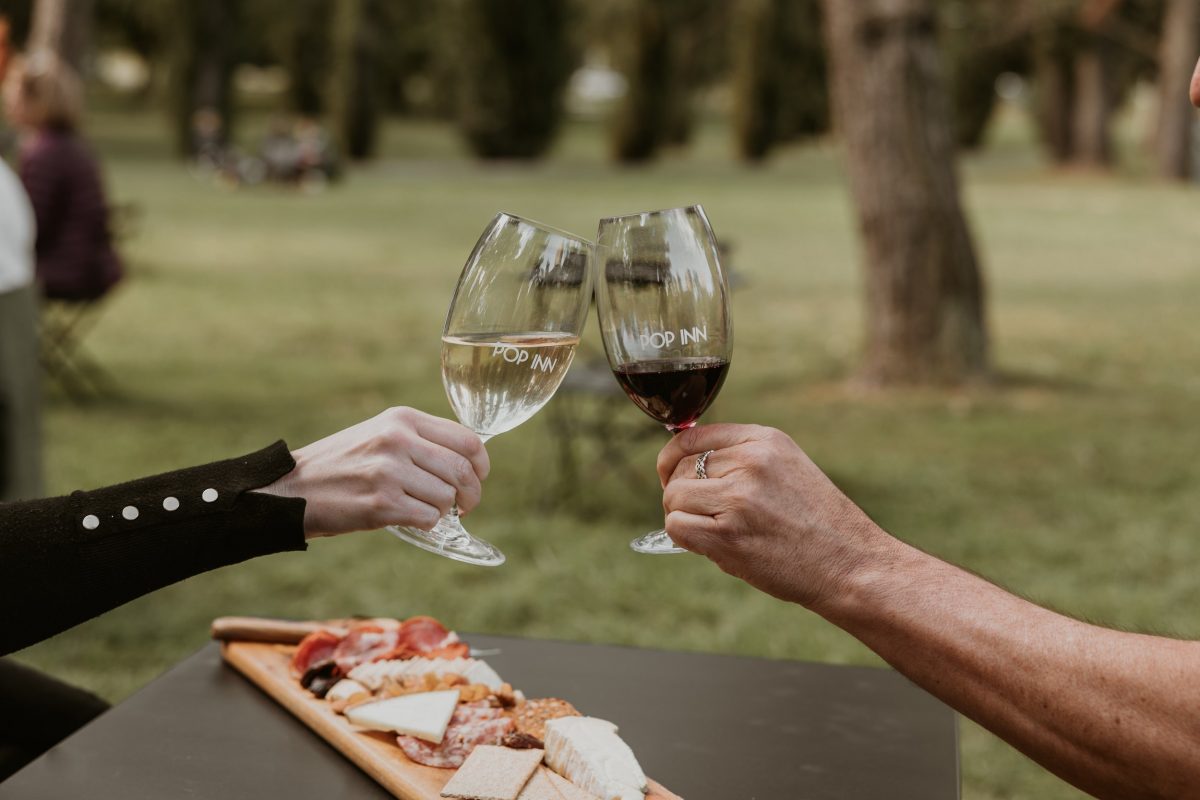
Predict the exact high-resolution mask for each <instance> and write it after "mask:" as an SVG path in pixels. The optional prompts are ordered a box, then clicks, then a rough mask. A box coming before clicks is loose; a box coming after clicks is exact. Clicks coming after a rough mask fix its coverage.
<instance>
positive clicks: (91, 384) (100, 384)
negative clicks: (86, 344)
mask: <svg viewBox="0 0 1200 800" xmlns="http://www.w3.org/2000/svg"><path fill="white" fill-rule="evenodd" d="M104 299H105V298H104V297H101V298H98V299H96V300H52V299H44V300H43V301H42V309H41V320H40V322H39V328H40V330H39V340H40V344H41V353H40V356H41V362H42V367H43V369H45V370H46V374H47V375H49V376H50V377H51V378H53V379H54V380H55V381H57V382H58V384H59V385H60V386H62V388H63V391H65V392H66V393H67V396H68V397H70V398H71V399H73V400H76V401H79V402H82V401H85V400H88V399H92V398H96V397H100V396H103V395H105V394H109V393H110V392H111V389H112V387H113V382H112V379H111V377H110V376H109V374H108V372H106V371H105V370H104V368H103V367H101V366H100V364H99V362H97V361H96V359H95V358H93V357H92V356H91V355H90V354H89V353H88V352H87V350H85V349H84V348H83V338H84V336H85V335H86V334H87V333H89V332H90V331H91V330H92V328H93V327H94V326H95V324H96V322H97V320H98V319H99V316H100V312H101V310H102V308H101V307H102V306H103V303H104Z"/></svg>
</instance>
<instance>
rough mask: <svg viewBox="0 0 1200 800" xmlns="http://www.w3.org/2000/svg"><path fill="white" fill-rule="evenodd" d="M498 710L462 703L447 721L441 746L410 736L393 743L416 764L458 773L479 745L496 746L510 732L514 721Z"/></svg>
mask: <svg viewBox="0 0 1200 800" xmlns="http://www.w3.org/2000/svg"><path fill="white" fill-rule="evenodd" d="M502 714H503V712H501V711H500V709H498V708H492V707H490V706H488V705H487V704H486V703H464V704H462V705H460V706H459V707H458V708H457V709H456V710H455V712H454V716H453V717H451V718H450V725H449V726H448V727H447V728H446V733H445V735H444V736H443V737H442V741H441V744H436V745H435V744H431V743H429V742H424V741H421V740H420V739H417V738H415V737H412V736H399V737H397V738H396V743H397V744H399V745H400V749H401V750H403V751H404V755H406V756H408V757H409V758H410V759H412V760H413V761H415V762H417V763H418V764H424V765H426V766H428V767H441V768H442V769H457V768H458V767H461V766H462V764H463V762H464V761H466V760H467V756H469V755H470V754H471V751H472V750H474V749H475V748H476V747H478V746H479V745H481V744H499V743H500V740H501V739H503V738H504V735H505V734H506V733H508V732H509V731H511V730H512V729H513V721H512V720H511V719H509V718H508V717H506V716H502Z"/></svg>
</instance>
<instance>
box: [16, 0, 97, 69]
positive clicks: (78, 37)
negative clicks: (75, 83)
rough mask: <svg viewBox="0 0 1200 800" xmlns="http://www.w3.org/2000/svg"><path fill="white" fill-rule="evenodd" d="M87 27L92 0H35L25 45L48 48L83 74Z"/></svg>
mask: <svg viewBox="0 0 1200 800" xmlns="http://www.w3.org/2000/svg"><path fill="white" fill-rule="evenodd" d="M91 28H92V0H37V2H36V3H35V4H34V8H33V24H32V28H31V29H30V31H29V42H28V45H27V46H28V49H29V50H30V51H31V52H32V51H35V50H49V51H50V52H52V53H54V54H55V55H56V56H58V57H59V58H60V59H61V60H62V61H65V62H66V63H67V64H70V65H71V68H72V69H74V70H75V73H76V74H77V75H83V74H84V66H85V64H84V61H85V59H86V57H87V49H88V46H89V44H90V39H91Z"/></svg>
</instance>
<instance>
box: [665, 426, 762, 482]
mask: <svg viewBox="0 0 1200 800" xmlns="http://www.w3.org/2000/svg"><path fill="white" fill-rule="evenodd" d="M758 432H759V427H758V426H757V425H732V424H729V423H720V424H717V425H697V426H696V427H694V428H689V429H688V430H686V431H683V432H682V433H679V434H676V435H675V436H674V437H673V438H672V439H671V441H669V442H667V445H666V447H664V448H663V449H662V452H660V453H659V454H658V479H659V481H660V482H661V483H662V485H663V486H666V485H667V481H668V480H669V479H670V477H671V474H672V473H673V472H675V470H676V468H677V467H678V466H679V462H680V461H682V460H683V459H685V458H686V457H687V456H695V455H699V454H700V453H703V452H704V451H705V450H720V449H721V448H723V447H733V446H734V445H737V444H741V443H742V442H748V441H751V440H753V439H755V438H758Z"/></svg>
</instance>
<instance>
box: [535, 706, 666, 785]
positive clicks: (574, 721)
mask: <svg viewBox="0 0 1200 800" xmlns="http://www.w3.org/2000/svg"><path fill="white" fill-rule="evenodd" d="M546 764H547V765H549V767H550V769H552V770H554V771H555V772H557V773H558V774H559V775H562V776H563V777H564V778H566V779H567V780H569V781H570V782H571V783H573V784H575V785H576V786H578V787H579V788H580V789H583V790H584V791H586V792H591V793H592V794H594V795H596V796H597V797H599V798H601V800H642V798H643V797H644V796H645V794H646V775H645V773H643V772H642V768H641V766H640V765H639V764H638V762H637V758H635V757H634V755H633V751H632V750H630V749H629V745H627V744H625V742H623V741H622V740H621V737H619V736H617V726H616V725H614V724H612V723H611V722H608V721H606V720H602V719H596V718H595V717H562V718H560V719H552V720H550V721H549V722H547V723H546Z"/></svg>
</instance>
